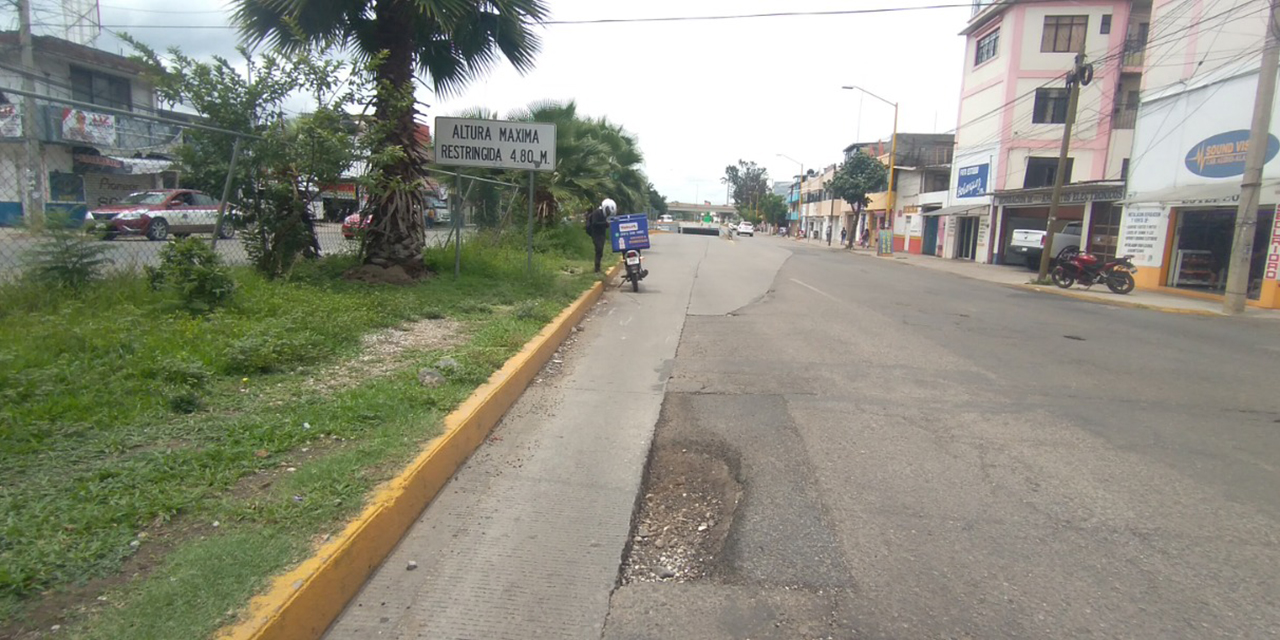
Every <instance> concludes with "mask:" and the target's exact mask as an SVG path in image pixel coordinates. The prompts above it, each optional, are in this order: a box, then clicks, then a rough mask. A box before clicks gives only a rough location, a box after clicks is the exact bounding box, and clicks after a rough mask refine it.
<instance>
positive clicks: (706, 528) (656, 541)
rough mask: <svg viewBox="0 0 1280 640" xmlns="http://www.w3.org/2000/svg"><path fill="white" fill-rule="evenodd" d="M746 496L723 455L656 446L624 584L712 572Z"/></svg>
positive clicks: (684, 578) (625, 565)
mask: <svg viewBox="0 0 1280 640" xmlns="http://www.w3.org/2000/svg"><path fill="white" fill-rule="evenodd" d="M741 497H742V486H741V485H740V484H738V481H737V480H736V479H735V478H734V474H733V472H732V471H731V469H730V467H729V464H728V463H727V462H726V461H725V459H724V458H723V457H721V456H717V455H715V454H713V453H708V452H705V451H696V450H694V449H691V448H688V447H685V446H681V445H677V444H671V445H655V448H654V452H653V455H652V457H651V458H650V460H649V469H648V474H646V480H645V486H644V494H643V500H642V501H641V503H640V508H639V512H638V514H637V516H636V518H635V522H634V525H633V528H632V531H631V544H630V545H629V548H628V551H627V557H626V561H625V562H624V563H623V567H622V583H623V584H632V583H636V582H689V581H693V580H697V579H700V578H704V577H706V576H708V575H710V573H711V570H712V568H713V567H714V566H715V562H716V558H717V557H718V556H719V554H720V552H721V550H722V549H723V548H724V542H725V539H726V538H727V537H728V535H729V527H730V525H731V524H732V521H733V515H734V511H735V510H736V509H737V506H738V501H739V500H740V499H741Z"/></svg>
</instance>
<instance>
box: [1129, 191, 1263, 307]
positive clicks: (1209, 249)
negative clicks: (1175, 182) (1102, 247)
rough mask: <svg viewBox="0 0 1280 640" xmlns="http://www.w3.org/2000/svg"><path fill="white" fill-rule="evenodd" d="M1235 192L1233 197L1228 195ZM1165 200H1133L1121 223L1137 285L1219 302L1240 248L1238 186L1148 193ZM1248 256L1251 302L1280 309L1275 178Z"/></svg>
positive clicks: (1261, 208)
mask: <svg viewBox="0 0 1280 640" xmlns="http://www.w3.org/2000/svg"><path fill="white" fill-rule="evenodd" d="M1233 191H1234V192H1235V193H1234V194H1232V193H1231V192H1233ZM1146 197H1147V198H1162V199H1165V200H1166V202H1132V203H1128V204H1127V205H1126V207H1125V210H1124V215H1123V217H1122V219H1121V224H1120V241H1119V245H1118V247H1117V253H1118V254H1119V255H1133V256H1134V258H1133V260H1134V264H1135V265H1137V266H1138V267H1139V271H1138V274H1137V276H1136V278H1135V279H1136V281H1137V284H1138V286H1139V287H1141V288H1145V289H1159V290H1164V291H1167V292H1172V293H1183V294H1186V295H1193V296H1197V297H1212V298H1218V297H1221V296H1222V295H1223V294H1224V292H1225V290H1226V282H1227V270H1228V265H1229V264H1230V258H1231V253H1232V249H1233V246H1234V243H1235V228H1236V217H1237V214H1238V209H1239V187H1238V186H1235V185H1230V184H1223V185H1213V186H1207V187H1201V188H1181V189H1178V190H1175V191H1171V192H1167V193H1164V194H1159V193H1156V194H1148V195H1147V196H1146ZM1261 200H1262V204H1261V206H1260V207H1259V209H1258V212H1257V216H1258V221H1257V225H1256V226H1255V227H1254V237H1253V249H1252V252H1251V255H1250V259H1249V278H1248V289H1247V293H1248V300H1249V304H1251V305H1253V306H1261V307H1266V308H1273V309H1274V308H1280V293H1278V291H1277V282H1276V280H1277V270H1278V268H1280V225H1277V217H1276V205H1277V204H1280V194H1277V181H1275V180H1271V181H1268V182H1264V188H1263V192H1262V197H1261Z"/></svg>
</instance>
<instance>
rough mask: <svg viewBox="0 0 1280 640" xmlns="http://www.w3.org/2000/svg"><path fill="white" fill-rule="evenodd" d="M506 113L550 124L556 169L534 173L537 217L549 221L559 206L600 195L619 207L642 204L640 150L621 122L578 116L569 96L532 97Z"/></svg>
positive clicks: (597, 198) (644, 192)
mask: <svg viewBox="0 0 1280 640" xmlns="http://www.w3.org/2000/svg"><path fill="white" fill-rule="evenodd" d="M511 118H512V119H513V120H525V121H530V122H552V123H555V125H556V170H555V171H553V172H550V173H543V174H539V175H538V177H537V179H536V180H537V181H536V182H535V195H534V201H535V204H536V205H537V213H538V217H539V218H540V219H541V220H543V221H544V222H551V221H554V220H555V218H556V217H557V216H558V215H559V214H560V213H561V212H563V211H564V209H565V207H571V206H582V205H593V204H598V203H599V202H600V201H601V200H602V199H604V198H606V197H608V198H613V199H614V201H615V202H617V203H618V208H619V210H620V211H621V212H623V213H635V212H640V211H643V210H644V208H645V206H646V204H647V203H648V192H647V190H646V188H647V186H648V180H646V179H645V176H644V172H643V171H641V169H640V165H641V163H643V161H644V156H643V155H642V154H641V153H640V147H639V144H638V143H637V142H636V139H635V137H634V136H632V135H631V134H629V133H627V132H626V130H624V129H623V128H622V127H621V126H619V125H616V124H613V123H611V122H609V121H608V120H607V119H605V118H598V119H591V118H583V117H581V116H579V115H578V106H577V104H576V103H574V102H573V101H569V102H563V103H561V102H555V101H545V102H535V103H533V104H531V105H529V107H528V108H526V109H524V110H521V111H519V112H516V113H514V114H512V116H511ZM570 212H571V213H580V212H579V211H572V210H571V211H570Z"/></svg>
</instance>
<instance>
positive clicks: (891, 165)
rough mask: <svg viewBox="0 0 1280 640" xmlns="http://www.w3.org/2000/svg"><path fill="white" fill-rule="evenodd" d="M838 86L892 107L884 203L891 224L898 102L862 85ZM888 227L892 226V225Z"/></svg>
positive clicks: (896, 153) (896, 151) (893, 200)
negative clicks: (885, 198) (886, 192)
mask: <svg viewBox="0 0 1280 640" xmlns="http://www.w3.org/2000/svg"><path fill="white" fill-rule="evenodd" d="M840 88H841V89H846V90H851V91H861V92H862V93H865V94H867V95H869V96H871V97H872V98H875V99H876V100H879V101H880V102H883V103H885V104H887V105H889V106H891V107H893V138H892V142H890V143H889V184H888V190H889V197H888V202H887V203H886V209H887V211H886V212H885V215H886V216H889V218H890V222H889V224H890V225H892V224H893V222H892V220H893V217H894V212H893V205H894V203H895V200H897V198H895V197H894V196H895V195H896V193H897V191H896V190H895V189H894V188H893V170H894V169H895V168H897V165H896V164H895V163H896V162H897V160H898V103H896V102H890V101H888V100H885V99H884V98H881V97H880V96H878V95H876V94H874V93H871V92H870V91H867V90H866V89H863V88H862V87H855V86H852V85H846V86H843V87H840ZM890 228H892V226H891V227H890ZM889 250H890V252H892V251H893V243H892V242H891V243H889Z"/></svg>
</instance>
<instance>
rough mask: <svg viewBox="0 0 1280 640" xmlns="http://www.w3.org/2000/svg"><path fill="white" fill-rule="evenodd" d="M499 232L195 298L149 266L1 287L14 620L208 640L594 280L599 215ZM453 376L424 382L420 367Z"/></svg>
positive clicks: (242, 279)
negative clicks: (175, 307) (431, 274)
mask: <svg viewBox="0 0 1280 640" xmlns="http://www.w3.org/2000/svg"><path fill="white" fill-rule="evenodd" d="M538 246H539V253H538V254H537V256H536V269H535V274H534V275H533V276H528V275H526V274H525V270H524V268H525V254H524V252H523V251H522V250H521V249H520V247H519V243H518V242H516V241H514V240H508V241H503V240H501V239H496V238H488V237H485V236H479V237H477V238H476V239H475V240H472V241H469V242H468V244H467V245H466V246H465V247H464V250H463V259H462V264H463V274H462V277H460V278H457V279H455V278H454V277H453V276H452V275H451V271H452V265H453V254H452V251H451V250H435V251H433V252H432V253H431V254H430V255H429V256H428V263H429V264H430V266H432V267H433V268H434V269H435V270H437V271H438V272H442V273H448V274H449V275H441V276H438V277H436V278H433V279H430V280H427V281H424V282H421V283H418V284H415V285H411V286H405V287H387V286H369V285H363V284H356V283H350V282H346V281H344V280H343V279H342V278H341V273H342V272H343V271H344V270H345V269H346V268H348V267H350V266H351V264H352V262H351V260H350V259H346V258H341V257H338V258H330V259H327V260H324V261H321V262H319V263H315V264H308V265H304V266H303V267H301V268H299V269H298V270H297V271H296V272H295V273H294V274H293V276H292V277H291V278H289V279H288V280H284V281H267V280H264V279H262V278H260V277H258V276H256V275H254V274H252V273H251V272H248V271H237V272H235V275H236V279H237V281H238V291H237V293H236V296H235V298H234V301H233V303H232V304H231V305H230V306H228V307H226V308H222V309H219V310H218V311H216V312H214V313H212V314H209V315H206V316H191V315H187V314H185V313H181V312H174V311H172V310H171V307H168V306H165V305H163V304H161V303H160V302H159V301H158V300H156V299H155V293H154V292H152V291H151V290H150V288H149V287H148V286H147V284H146V282H145V281H144V280H143V279H142V278H137V277H125V276H121V277H116V278H113V279H111V280H108V281H104V282H101V283H99V284H97V285H96V286H95V287H94V288H93V289H92V290H90V291H88V292H85V293H82V294H79V295H76V296H65V295H63V296H55V295H50V293H49V292H46V291H32V290H30V289H29V288H22V287H14V288H10V289H7V290H0V297H2V298H0V299H3V300H4V304H3V308H2V309H0V459H2V461H3V464H0V509H2V510H3V513H4V520H3V524H2V525H0V526H2V527H3V528H2V529H0V533H2V534H3V535H0V621H6V622H0V637H5V636H10V635H11V636H18V637H21V636H22V635H25V634H28V633H32V632H36V633H38V632H42V631H47V630H49V629H51V628H52V625H55V624H56V625H59V626H60V631H61V632H62V634H63V635H68V636H70V637H77V638H125V637H127V638H199V637H205V636H207V635H208V634H209V633H210V632H212V631H213V630H215V629H217V628H218V627H219V626H221V625H222V624H225V623H227V622H229V621H230V620H232V619H233V618H234V616H235V615H236V614H237V612H238V611H239V609H240V608H241V607H242V606H243V605H244V604H245V603H246V602H247V600H248V598H249V597H250V596H251V595H252V594H253V593H255V592H256V591H257V590H258V589H260V588H261V587H262V586H263V585H264V584H265V582H266V580H267V578H268V577H270V576H271V575H273V574H275V573H277V572H279V571H280V570H282V569H284V568H285V567H287V566H289V565H290V564H291V563H294V562H296V561H298V560H300V559H302V558H303V557H305V556H306V555H307V554H308V553H309V552H310V550H311V549H313V548H314V546H315V545H316V544H318V543H319V542H321V541H323V540H324V538H325V536H327V535H328V534H329V533H331V532H333V531H335V530H336V529H338V528H339V527H340V526H341V524H342V523H343V522H344V521H345V520H346V519H347V518H348V517H350V516H351V515H353V514H355V513H356V512H358V510H359V509H360V507H361V506H362V504H363V499H364V497H365V495H366V494H367V493H368V491H369V490H370V489H371V488H372V487H374V486H375V485H376V484H377V483H378V482H380V481H382V480H384V479H386V478H388V477H390V476H392V475H394V474H395V473H396V472H397V471H399V469H400V467H401V465H403V464H404V463H405V462H406V461H407V460H408V459H409V458H411V457H412V456H413V455H414V454H415V453H416V452H417V451H418V450H419V449H420V447H421V445H422V444H423V443H424V442H426V441H427V440H429V439H430V438H432V437H433V436H435V435H436V434H438V433H439V430H440V427H441V422H442V419H443V417H444V416H445V415H447V414H448V413H449V412H450V411H451V410H452V409H453V408H454V407H456V406H457V405H458V404H459V403H460V402H462V401H463V400H464V399H465V398H467V397H468V396H469V395H470V393H471V392H472V391H473V390H474V389H475V388H476V387H477V386H479V385H480V384H482V383H483V382H484V381H485V380H487V379H488V377H489V375H490V374H492V372H493V371H495V370H496V369H497V368H499V367H500V366H501V365H502V364H503V362H505V361H506V360H507V359H508V358H509V357H510V356H511V355H513V354H514V353H516V352H517V351H518V350H519V349H520V347H521V346H522V345H523V344H524V343H525V342H527V341H528V340H529V339H530V338H532V337H533V336H534V335H535V334H537V332H538V331H539V330H541V328H542V327H543V326H545V324H546V322H548V321H549V320H550V319H551V318H553V317H555V315H556V314H557V313H559V312H560V310H561V309H563V308H564V306H565V305H566V304H568V303H569V302H571V301H572V300H573V299H575V298H576V297H577V296H578V295H579V294H581V292H582V291H583V290H585V289H586V288H587V287H588V286H589V285H590V284H591V283H592V282H593V281H594V277H593V276H592V275H591V274H589V273H588V272H589V271H590V261H589V259H590V243H589V241H587V238H586V236H585V234H583V233H582V232H581V230H580V229H576V228H575V229H568V228H563V229H555V230H550V231H545V232H542V233H540V234H539V238H538ZM422 368H433V369H437V370H439V371H440V372H441V373H442V374H444V381H443V383H442V384H439V385H438V386H425V385H424V384H422V383H421V382H420V380H419V375H418V374H419V370H420V369H422Z"/></svg>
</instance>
